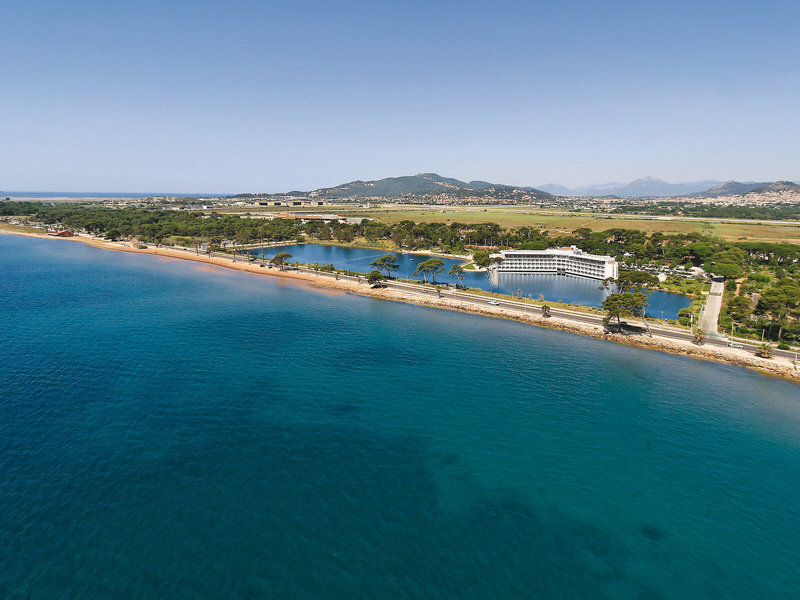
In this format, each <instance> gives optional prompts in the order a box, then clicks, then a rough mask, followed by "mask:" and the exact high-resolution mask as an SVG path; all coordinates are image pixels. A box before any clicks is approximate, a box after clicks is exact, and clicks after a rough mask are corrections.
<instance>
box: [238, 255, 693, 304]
mask: <svg viewBox="0 0 800 600" xmlns="http://www.w3.org/2000/svg"><path fill="white" fill-rule="evenodd" d="M263 252H264V256H265V257H266V258H271V257H273V256H275V255H276V254H277V253H278V252H288V253H289V254H291V255H292V258H291V259H290V260H289V262H298V263H304V264H313V263H315V262H316V263H319V264H320V265H327V264H333V266H334V267H336V268H337V269H350V270H352V271H354V272H357V273H367V272H369V271H370V270H372V268H371V267H370V266H369V263H371V262H372V261H374V260H375V259H376V258H378V257H380V256H383V255H384V254H394V255H395V256H396V257H397V262H398V264H399V265H400V269H399V270H398V271H397V273H396V276H398V277H402V278H407V279H416V280H419V281H422V277H421V276H418V275H414V269H416V267H417V265H418V264H419V263H420V262H422V261H425V260H427V259H428V258H430V256H428V255H424V254H408V253H400V252H386V251H382V250H370V249H366V248H352V247H347V246H334V245H329V244H295V245H290V246H283V247H280V248H266V249H263ZM250 253H251V254H252V255H253V256H257V257H261V253H262V249H254V250H251V251H250ZM442 261H443V262H444V264H445V268H444V273H442V274H441V275H437V276H436V281H437V282H441V283H447V284H452V285H455V284H457V283H458V280H457V279H456V278H455V277H452V276H450V275H448V274H447V272H448V271H449V270H450V268H451V267H452V266H453V265H455V264H461V263H463V261H461V260H457V259H452V258H442ZM464 284H465V285H466V286H467V287H474V288H479V289H482V290H489V289H490V285H489V280H488V278H487V277H486V274H485V273H475V272H470V271H467V272H465V273H464ZM495 291H499V293H501V294H516V293H518V292H519V293H520V294H521V295H522V296H524V297H530V298H533V299H537V298H539V297H540V296H541V297H542V298H543V299H544V300H547V301H548V302H564V303H566V304H581V305H585V306H596V307H601V306H602V304H603V299H604V298H605V297H606V296H607V295H608V294H609V293H610V292H608V291H606V290H602V289H600V282H599V281H596V280H594V279H587V278H585V277H575V276H570V275H555V274H540V273H535V274H534V273H499V274H498V276H497V284H496V285H495ZM648 296H649V305H648V308H647V314H648V315H650V316H653V317H659V318H662V319H676V318H677V317H678V311H679V310H680V309H681V308H685V307H688V306H689V305H690V304H691V299H690V298H688V297H687V296H684V295H681V294H672V293H668V292H661V291H654V292H651V293H650V294H648Z"/></svg>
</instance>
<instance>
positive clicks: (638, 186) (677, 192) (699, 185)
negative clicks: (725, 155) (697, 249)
mask: <svg viewBox="0 0 800 600" xmlns="http://www.w3.org/2000/svg"><path fill="white" fill-rule="evenodd" d="M720 183H721V182H719V181H715V180H712V179H706V180H702V181H689V182H686V183H669V182H667V181H662V180H661V179H657V178H655V177H644V178H642V179H637V180H635V181H631V182H629V183H604V184H592V185H587V186H583V187H578V188H573V189H570V188H567V187H564V186H562V185H558V184H547V185H542V186H539V187H540V189H542V190H544V191H546V192H550V193H551V194H558V195H560V196H595V197H602V196H618V197H621V198H654V197H657V198H663V197H669V196H686V195H688V194H694V193H697V192H702V191H705V190H707V189H709V188H711V187H713V186H715V185H718V184H720Z"/></svg>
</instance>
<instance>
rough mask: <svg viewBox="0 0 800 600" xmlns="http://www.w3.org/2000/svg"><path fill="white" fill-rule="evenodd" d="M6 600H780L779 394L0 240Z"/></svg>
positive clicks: (537, 340)
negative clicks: (766, 599)
mask: <svg viewBox="0 0 800 600" xmlns="http://www.w3.org/2000/svg"><path fill="white" fill-rule="evenodd" d="M0 331H2V335H0V357H2V360H0V398H2V403H0V596H1V597H4V598H37V599H38V598H46V599H49V598H81V599H84V598H140V599H162V598H178V599H181V598H186V599H193V600H196V599H218V598H231V599H235V598H293V599H314V600H320V599H321V600H327V599H348V600H349V599H352V598H381V599H384V598H388V599H392V598H397V599H400V598H403V599H407V598H420V599H421V598H443V599H459V600H461V599H481V600H483V599H486V598H492V599H514V600H517V599H519V598H547V599H551V598H559V599H570V598H576V599H577V598H583V599H585V598H593V599H594V598H598V599H604V598H609V599H612V598H613V599H642V598H656V599H680V600H684V599H686V598H692V599H698V600H703V599H717V598H725V599H727V600H736V599H748V600H749V599H752V598H770V599H796V598H798V597H800V571H798V569H797V564H798V561H800V536H799V535H798V532H800V512H799V510H800V509H798V507H799V506H800V502H798V501H799V500H800V478H798V473H800V393H799V392H798V390H799V389H800V388H798V387H797V386H795V385H793V384H789V383H786V382H782V381H779V380H775V379H769V378H766V377H763V376H760V375H757V374H755V373H752V372H749V371H746V370H743V369H739V368H735V367H729V366H725V365H719V364H713V363H706V362H701V361H693V360H690V359H687V358H683V357H676V356H671V355H666V354H660V353H656V352H649V351H645V350H640V349H635V348H628V347H622V346H616V345H613V344H609V343H605V342H602V341H598V340H593V339H588V338H581V337H578V336H574V335H570V334H566V333H562V332H557V331H550V330H545V329H537V328H534V327H527V326H524V325H521V324H519V323H514V322H508V321H502V320H497V319H488V318H482V317H479V316H474V315H467V314H461V313H452V312H446V311H439V310H435V309H430V308H424V307H418V306H413V305H405V304H400V303H396V302H384V301H380V300H376V299H372V298H365V297H360V296H353V295H346V294H338V293H331V292H322V291H318V290H314V289H313V288H310V287H307V286H305V285H304V284H297V283H292V282H287V281H282V280H278V279H276V278H269V277H262V276H258V275H249V274H243V273H238V272H234V271H230V270H225V269H220V268H216V267H210V266H208V265H202V264H200V265H199V264H196V263H191V262H187V261H179V260H163V259H159V258H157V257H152V256H141V255H129V254H124V253H117V252H108V251H103V250H99V249H95V248H91V247H88V246H85V245H82V244H78V243H74V242H69V241H60V240H52V241H51V240H33V239H26V238H17V237H12V236H0Z"/></svg>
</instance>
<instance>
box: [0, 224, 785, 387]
mask: <svg viewBox="0 0 800 600" xmlns="http://www.w3.org/2000/svg"><path fill="white" fill-rule="evenodd" d="M0 234H6V235H18V236H22V237H33V238H39V239H49V240H52V239H60V240H65V241H73V242H78V243H82V244H87V245H89V246H93V247H95V248H100V249H104V250H114V251H118V252H130V253H132V254H150V255H153V256H160V257H164V258H174V259H180V260H189V261H193V262H198V263H204V264H209V265H213V266H217V267H222V268H227V269H234V270H237V271H244V272H247V273H255V274H258V275H262V276H267V277H279V278H283V279H290V280H294V281H302V282H305V283H306V284H308V285H309V286H311V287H315V288H319V289H329V290H330V289H334V290H340V291H344V292H352V293H355V294H358V295H360V296H369V297H373V298H379V299H382V300H391V301H395V302H404V303H407V304H417V305H420V306H429V307H432V308H439V309H444V310H453V311H458V312H466V313H471V314H477V315H482V316H487V317H494V318H502V319H507V320H512V321H518V322H520V323H525V324H527V325H534V326H537V327H545V328H548V329H556V330H559V331H566V332H568V333H574V334H578V335H582V336H586V337H592V338H595V339H601V340H606V341H610V342H614V343H617V344H621V345H625V346H635V347H637V348H644V349H649V350H658V351H660V352H667V353H670V354H677V355H683V356H688V357H691V358H695V359H700V360H710V361H714V362H722V363H727V364H731V365H734V366H739V367H745V368H748V369H751V370H754V371H757V372H759V373H761V374H765V375H771V376H775V377H780V378H782V379H785V380H787V381H792V382H794V383H798V384H800V371H798V366H797V365H793V364H792V363H791V361H789V360H788V359H785V358H782V357H774V358H771V359H764V358H760V357H757V356H755V355H753V354H751V353H750V352H748V351H746V350H739V349H735V348H730V347H719V346H713V347H712V346H696V345H694V344H691V343H686V342H685V341H683V340H676V339H672V338H667V337H662V336H658V335H654V336H653V337H647V338H646V337H639V336H636V337H634V336H626V335H621V334H614V333H604V332H603V329H602V327H599V326H597V325H592V324H587V323H581V322H579V321H576V320H571V319H568V318H564V317H560V316H553V317H549V318H544V317H542V316H541V315H534V314H530V313H527V314H526V313H519V311H512V310H508V309H506V308H503V307H502V306H478V305H475V304H474V303H471V302H467V301H462V300H458V299H455V298H444V297H442V298H439V297H437V296H435V295H431V296H427V295H425V294H420V293H414V292H410V291H404V290H401V289H390V288H386V287H382V288H372V287H370V286H368V285H367V284H366V283H357V282H353V281H348V280H344V279H334V278H329V277H325V276H320V275H315V274H309V273H301V272H298V271H280V270H277V269H267V268H265V267H262V266H261V265H259V264H257V263H250V262H247V263H245V262H233V261H232V260H229V259H227V258H220V257H214V256H207V255H205V254H195V253H194V251H192V250H190V249H186V250H177V249H173V248H155V247H150V246H148V247H147V248H146V249H138V248H133V247H130V246H128V245H126V242H111V241H107V240H101V239H96V238H89V237H85V236H74V237H67V238H55V237H53V236H50V235H47V234H44V233H29V232H23V231H14V230H11V229H5V228H0Z"/></svg>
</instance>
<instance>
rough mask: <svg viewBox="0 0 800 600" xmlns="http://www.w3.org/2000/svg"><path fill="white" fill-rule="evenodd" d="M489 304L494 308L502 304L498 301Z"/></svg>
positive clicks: (490, 301)
mask: <svg viewBox="0 0 800 600" xmlns="http://www.w3.org/2000/svg"><path fill="white" fill-rule="evenodd" d="M489 304H491V305H492V306H499V305H500V303H499V302H498V301H497V300H489Z"/></svg>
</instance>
